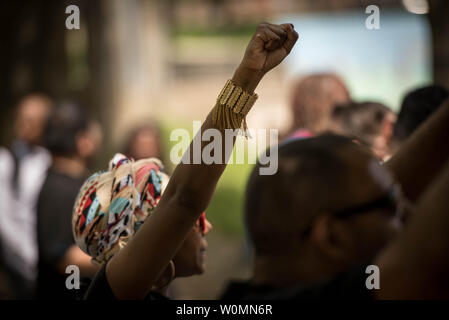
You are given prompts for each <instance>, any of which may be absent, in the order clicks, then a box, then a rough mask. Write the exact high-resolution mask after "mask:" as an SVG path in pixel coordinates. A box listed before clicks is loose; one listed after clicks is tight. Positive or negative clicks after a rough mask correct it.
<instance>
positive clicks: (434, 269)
mask: <svg viewBox="0 0 449 320" xmlns="http://www.w3.org/2000/svg"><path fill="white" fill-rule="evenodd" d="M448 195H449V161H448V162H446V165H445V167H444V170H442V172H441V173H440V174H439V175H438V177H437V178H436V179H435V180H434V181H433V182H432V184H431V185H430V187H429V188H428V189H427V190H426V191H425V193H424V194H423V196H422V197H421V198H420V200H419V202H418V204H417V210H416V212H415V214H414V215H413V217H412V218H411V220H410V223H409V224H408V226H407V229H406V230H404V232H403V233H401V235H400V236H399V237H398V238H397V240H396V241H394V242H393V243H392V244H391V245H389V246H388V248H387V249H385V250H384V251H383V252H382V253H381V254H380V255H379V257H378V259H377V262H376V264H377V265H378V266H379V269H380V290H378V291H377V292H376V294H377V298H380V299H448V298H449V274H448V273H447V271H448V270H449V257H448V252H449V232H448V230H449V197H448Z"/></svg>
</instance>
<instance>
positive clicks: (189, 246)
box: [72, 154, 211, 299]
mask: <svg viewBox="0 0 449 320" xmlns="http://www.w3.org/2000/svg"><path fill="white" fill-rule="evenodd" d="M168 179H169V178H168V176H167V175H166V174H165V173H164V172H163V166H162V163H161V162H160V161H159V160H157V159H155V158H150V159H144V160H140V161H137V162H134V161H133V160H132V159H128V158H127V157H125V156H124V155H121V154H116V155H115V157H114V158H113V159H112V160H111V162H110V164H109V170H107V171H105V172H99V173H95V174H94V175H92V176H91V177H90V178H89V179H87V181H86V182H85V183H84V185H83V186H82V187H81V190H80V193H79V195H78V197H77V201H76V203H75V207H74V212H73V223H72V225H73V233H74V238H75V240H76V243H77V244H78V246H79V247H80V248H81V249H82V250H83V251H84V252H86V253H87V254H88V255H90V256H91V257H92V261H93V262H94V263H95V264H97V265H102V264H103V263H104V262H107V261H108V260H109V259H110V257H112V256H113V255H114V254H115V253H116V252H117V251H118V250H120V248H122V247H124V246H125V244H126V243H127V241H128V240H129V239H130V238H131V237H132V235H133V234H134V233H135V232H136V231H137V230H138V229H139V228H140V226H141V225H142V224H143V222H144V221H145V219H146V218H147V217H148V216H149V215H151V213H152V212H153V210H154V209H155V208H156V205H157V203H158V202H159V199H160V198H161V195H162V193H163V191H164V189H165V187H166V185H167V183H168ZM210 229H211V224H210V223H209V222H208V221H207V220H206V217H205V214H204V213H202V214H201V216H200V218H199V219H198V220H197V222H196V223H195V226H193V227H192V229H191V231H190V232H189V234H188V235H187V238H186V239H185V240H184V242H183V244H182V246H181V248H180V249H179V250H178V252H177V253H176V255H175V256H174V257H173V259H172V261H171V262H170V264H169V268H167V270H166V272H165V274H164V275H163V276H161V277H159V279H158V281H157V282H156V283H155V285H154V286H153V288H152V290H151V292H150V293H149V294H148V295H147V296H146V298H148V299H159V298H163V297H164V296H165V294H166V289H167V286H168V284H169V283H170V281H171V280H172V279H173V278H174V277H175V276H176V277H186V276H191V275H195V274H201V273H203V272H204V251H205V249H206V246H207V243H206V241H205V238H204V236H205V235H206V234H207V233H208V232H209V230H210ZM100 272H104V269H102V271H100ZM102 276H104V274H103V275H102ZM96 288H97V290H98V287H96ZM101 290H102V292H101V297H103V298H104V297H107V296H108V295H112V292H110V291H109V290H108V288H107V287H106V288H104V287H103V288H101ZM98 293H99V292H98ZM91 294H92V293H91ZM111 297H112V296H111Z"/></svg>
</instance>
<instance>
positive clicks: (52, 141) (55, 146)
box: [45, 101, 88, 156]
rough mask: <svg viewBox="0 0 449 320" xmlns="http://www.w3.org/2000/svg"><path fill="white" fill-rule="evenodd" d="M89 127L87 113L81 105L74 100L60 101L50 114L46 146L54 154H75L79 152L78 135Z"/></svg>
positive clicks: (46, 132)
mask: <svg viewBox="0 0 449 320" xmlns="http://www.w3.org/2000/svg"><path fill="white" fill-rule="evenodd" d="M87 127H88V118H87V114H86V112H85V110H84V109H83V108H82V107H81V106H80V105H78V104H76V103H75V102H72V101H64V102H60V103H58V104H57V105H56V108H55V109H54V110H53V112H52V114H51V115H50V119H49V121H48V124H47V128H46V130H45V146H46V148H47V149H48V150H49V151H50V152H51V153H52V154H54V155H60V156H73V155H75V154H76V153H77V147H76V139H77V135H78V134H79V133H81V132H83V131H84V130H87Z"/></svg>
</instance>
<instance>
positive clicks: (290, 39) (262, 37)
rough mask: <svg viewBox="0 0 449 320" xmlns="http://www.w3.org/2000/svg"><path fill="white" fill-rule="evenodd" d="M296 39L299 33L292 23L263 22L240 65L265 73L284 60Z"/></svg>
mask: <svg viewBox="0 0 449 320" xmlns="http://www.w3.org/2000/svg"><path fill="white" fill-rule="evenodd" d="M296 40H298V33H297V32H296V31H295V29H294V27H293V25H292V24H290V23H286V24H280V25H276V24H271V23H267V22H263V23H261V24H259V26H258V27H257V30H256V33H255V34H254V36H253V37H252V38H251V41H250V42H249V44H248V47H247V48H246V51H245V56H244V57H243V60H242V62H241V64H240V67H241V68H245V69H250V70H253V71H257V72H262V73H263V74H265V73H267V72H268V71H270V70H271V69H273V68H274V67H276V66H277V65H278V64H279V63H281V62H282V60H284V58H285V57H286V56H287V55H288V54H289V53H290V51H291V50H292V48H293V46H294V45H295V43H296Z"/></svg>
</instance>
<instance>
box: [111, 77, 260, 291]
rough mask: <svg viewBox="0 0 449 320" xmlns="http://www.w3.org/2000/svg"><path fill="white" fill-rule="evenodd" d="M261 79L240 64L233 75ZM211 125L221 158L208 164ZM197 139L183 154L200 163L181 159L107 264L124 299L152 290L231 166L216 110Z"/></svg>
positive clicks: (248, 81) (245, 81)
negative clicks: (138, 224)
mask: <svg viewBox="0 0 449 320" xmlns="http://www.w3.org/2000/svg"><path fill="white" fill-rule="evenodd" d="M260 79H261V77H259V75H258V74H256V73H254V72H253V73H251V72H250V71H245V72H243V71H239V70H237V71H236V73H235V74H234V77H233V79H232V80H233V81H234V83H235V84H240V85H242V89H243V90H247V91H249V90H251V91H253V90H254V89H255V87H256V86H257V84H258V83H259V81H260ZM207 129H216V130H218V131H219V132H220V135H221V137H222V139H221V150H222V153H221V154H222V158H221V161H220V163H212V164H206V163H204V161H203V157H202V156H201V155H202V152H203V148H204V147H205V146H206V145H207V144H208V142H204V141H201V140H202V139H199V138H200V137H201V134H202V132H204V131H205V130H207ZM194 139H199V140H200V141H197V143H199V145H200V146H201V147H200V148H198V150H196V149H195V147H194V143H195V142H194V141H192V143H191V144H190V146H189V148H188V150H187V151H186V154H185V155H184V157H185V156H189V157H190V159H193V158H194V156H195V155H194V152H198V153H199V158H200V163H199V164H191V163H190V164H185V163H182V162H181V163H179V164H178V165H177V167H176V169H175V171H174V172H173V175H172V177H171V179H170V182H169V183H168V185H167V188H166V190H165V191H164V193H163V195H162V197H161V199H160V201H159V203H158V206H157V208H156V209H155V211H154V212H153V213H152V214H151V216H150V217H149V218H148V219H147V221H146V222H145V223H144V225H143V226H142V227H141V229H140V230H139V232H138V233H136V234H135V236H134V237H133V239H131V240H130V242H129V243H128V245H127V246H126V247H125V248H124V249H122V250H120V251H119V252H118V253H117V254H116V256H114V257H113V258H112V259H111V261H110V262H109V264H108V266H107V269H106V274H107V278H108V279H109V281H110V285H111V288H112V289H113V292H114V293H115V294H116V295H117V297H118V298H120V299H141V298H143V297H144V296H145V295H146V294H147V293H148V291H149V290H150V289H151V286H152V284H153V283H155V282H156V280H157V278H158V276H159V274H160V273H161V272H162V271H163V270H164V268H165V267H166V266H167V263H168V261H170V259H172V257H173V255H174V254H175V253H176V251H177V250H178V248H179V246H180V245H181V243H182V242H183V240H184V238H185V237H186V235H187V234H188V232H189V231H190V229H191V228H192V226H193V225H194V223H195V221H196V220H197V219H198V218H199V216H200V215H201V213H202V212H203V211H204V210H205V209H206V208H207V206H208V204H209V202H210V200H211V198H212V195H213V193H214V190H215V187H216V184H217V182H218V180H219V178H220V176H221V174H222V173H223V171H224V169H225V168H226V163H227V160H228V159H229V154H225V149H226V148H225V143H224V142H225V135H224V130H219V129H218V127H217V126H216V125H215V124H214V123H213V121H212V111H211V113H209V115H208V116H207V118H206V120H205V121H204V123H203V125H202V127H201V130H200V132H198V133H197V136H196V137H195V138H194ZM234 140H235V139H233V141H232V145H233V144H234V142H235V141H234ZM155 257H157V259H155ZM125 267H126V272H125ZM141 275H145V277H143V276H141Z"/></svg>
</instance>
